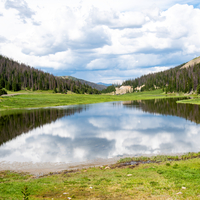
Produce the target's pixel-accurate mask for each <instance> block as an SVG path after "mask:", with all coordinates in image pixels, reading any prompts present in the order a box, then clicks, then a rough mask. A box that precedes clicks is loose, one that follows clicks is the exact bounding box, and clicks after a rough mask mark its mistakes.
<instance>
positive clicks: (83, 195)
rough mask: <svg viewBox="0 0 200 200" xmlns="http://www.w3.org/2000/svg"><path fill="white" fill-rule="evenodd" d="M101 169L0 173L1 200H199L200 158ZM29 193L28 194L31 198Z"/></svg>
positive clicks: (188, 157) (190, 157) (103, 167)
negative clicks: (24, 198) (45, 172)
mask: <svg viewBox="0 0 200 200" xmlns="http://www.w3.org/2000/svg"><path fill="white" fill-rule="evenodd" d="M191 155H194V154H190V155H189V154H188V156H186V157H187V158H186V157H185V158H186V159H183V160H179V161H173V160H168V161H162V162H154V163H146V164H139V165H129V166H123V165H122V166H119V165H118V166H117V165H116V166H114V165H112V166H109V167H108V166H101V167H92V168H88V169H81V170H74V171H63V172H61V173H57V174H53V173H50V174H48V175H45V176H43V177H34V176H32V175H30V174H26V173H15V172H11V171H2V172H0V199H23V197H24V195H23V194H22V193H21V190H24V187H25V186H27V192H28V193H30V195H28V196H29V199H199V198H200V173H199V170H200V168H199V166H200V158H199V157H196V158H193V156H191ZM28 193H27V194H28Z"/></svg>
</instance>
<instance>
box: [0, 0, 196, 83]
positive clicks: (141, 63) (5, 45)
mask: <svg viewBox="0 0 200 200" xmlns="http://www.w3.org/2000/svg"><path fill="white" fill-rule="evenodd" d="M199 22H200V2H199V1H197V0H181V1H180V0H166V1H159V0H140V1H136V0H73V1H69V0H57V1H54V0H42V1H41V0H34V1H33V0H0V54H2V55H4V56H6V57H9V58H12V59H14V60H15V61H18V62H20V63H25V64H28V65H30V66H32V67H35V68H38V69H41V70H44V71H45V72H49V73H52V74H54V75H57V76H68V75H70V76H74V77H77V78H81V79H85V80H88V81H92V82H95V83H98V82H104V83H121V82H122V81H123V80H127V79H133V78H137V77H139V76H141V75H143V74H148V73H152V72H158V71H163V70H166V69H169V68H171V67H175V66H177V65H179V64H182V63H185V62H187V61H189V60H191V59H193V58H195V57H197V56H200V26H199Z"/></svg>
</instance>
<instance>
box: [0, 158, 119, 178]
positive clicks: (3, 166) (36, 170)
mask: <svg viewBox="0 0 200 200" xmlns="http://www.w3.org/2000/svg"><path fill="white" fill-rule="evenodd" d="M118 159H119V158H111V159H98V160H95V161H88V162H80V163H70V164H69V163H50V162H45V163H32V162H12V163H10V162H4V161H2V162H0V171H5V170H10V171H15V172H28V173H30V174H33V175H35V176H43V175H45V174H49V173H58V172H61V171H64V170H77V169H83V168H89V167H98V166H102V165H111V164H115V163H116V162H117V160H118Z"/></svg>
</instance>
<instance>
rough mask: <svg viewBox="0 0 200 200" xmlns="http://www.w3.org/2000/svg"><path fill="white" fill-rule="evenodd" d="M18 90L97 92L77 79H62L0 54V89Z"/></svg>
mask: <svg viewBox="0 0 200 200" xmlns="http://www.w3.org/2000/svg"><path fill="white" fill-rule="evenodd" d="M1 88H6V89H7V90H13V91H19V90H23V89H28V90H29V89H32V90H54V91H55V92H61V93H62V92H66V91H67V90H70V91H72V92H74V93H80V94H84V93H89V94H98V93H99V91H98V90H96V89H93V88H92V87H90V86H89V85H86V84H81V82H79V81H75V80H71V79H63V78H60V77H56V76H54V75H52V74H50V73H45V72H43V71H41V70H38V69H35V68H33V67H30V66H27V65H25V64H20V63H18V62H16V61H13V60H12V59H9V58H6V57H4V56H2V55H0V89H1Z"/></svg>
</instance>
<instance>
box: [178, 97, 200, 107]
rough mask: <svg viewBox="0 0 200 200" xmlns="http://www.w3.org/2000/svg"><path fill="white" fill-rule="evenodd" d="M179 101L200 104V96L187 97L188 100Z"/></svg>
mask: <svg viewBox="0 0 200 200" xmlns="http://www.w3.org/2000/svg"><path fill="white" fill-rule="evenodd" d="M177 103H184V104H197V105H199V104H200V97H198V96H195V97H194V98H193V99H187V100H180V101H177Z"/></svg>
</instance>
